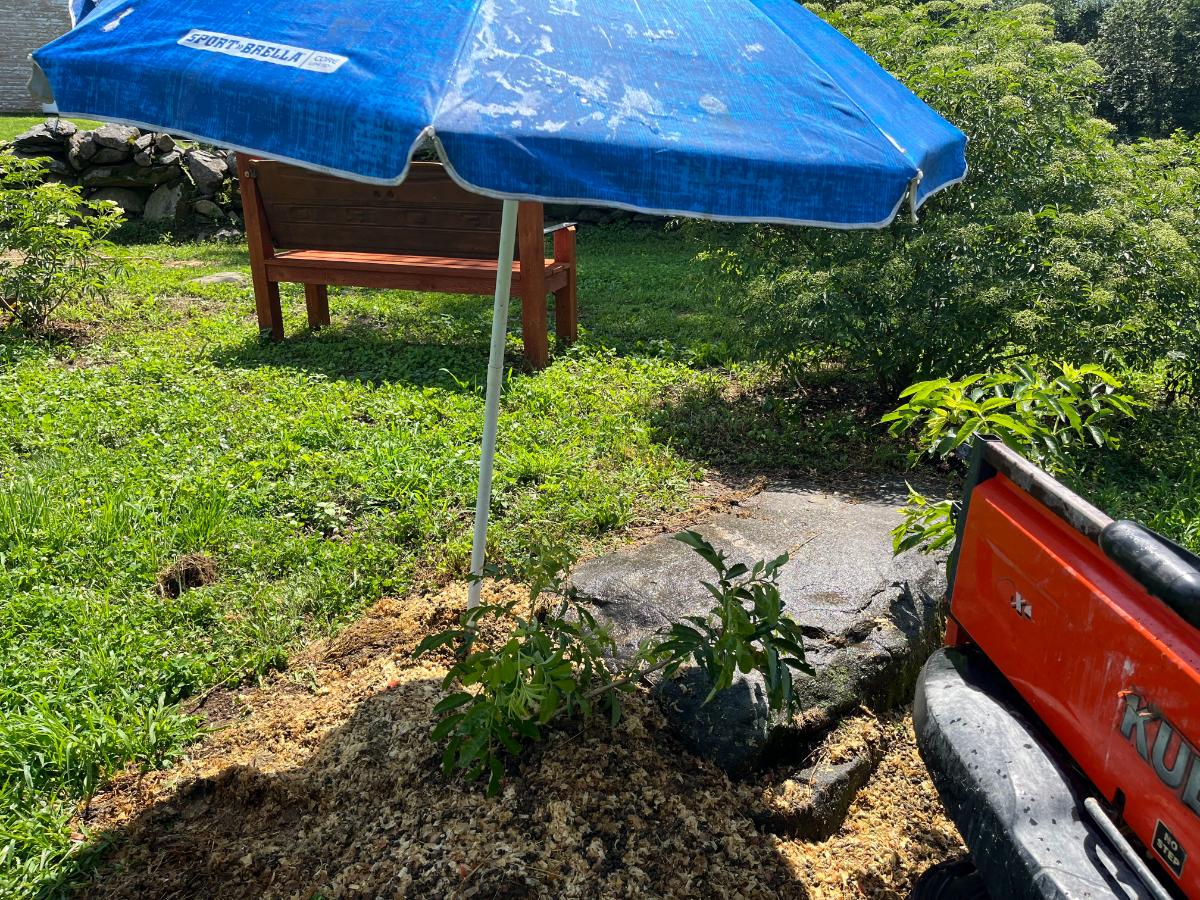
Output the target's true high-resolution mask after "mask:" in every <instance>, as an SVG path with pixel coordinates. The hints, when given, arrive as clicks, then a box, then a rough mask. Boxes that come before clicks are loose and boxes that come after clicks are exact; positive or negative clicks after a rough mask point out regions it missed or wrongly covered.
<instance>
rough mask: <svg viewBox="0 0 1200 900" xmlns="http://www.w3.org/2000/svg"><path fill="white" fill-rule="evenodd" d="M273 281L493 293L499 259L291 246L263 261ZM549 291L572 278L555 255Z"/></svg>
mask: <svg viewBox="0 0 1200 900" xmlns="http://www.w3.org/2000/svg"><path fill="white" fill-rule="evenodd" d="M265 270H266V275H267V277H268V278H269V279H270V280H271V281H272V282H279V281H296V282H303V283H306V284H337V285H345V286H357V287H367V288H390V289H396V290H410V291H437V292H441V293H450V294H453V293H460V294H491V293H492V292H493V290H494V289H495V287H496V262H495V260H492V261H490V262H489V261H487V260H478V259H453V258H445V257H428V256H407V255H399V254H383V253H335V252H333V251H327V250H291V251H285V252H283V253H280V254H278V255H276V256H275V258H274V259H270V260H267V261H266V263H265ZM543 272H544V278H545V284H546V290H547V291H554V290H560V289H562V288H563V287H565V286H566V285H567V283H568V278H569V276H570V272H569V270H568V269H567V268H566V267H565V266H564V265H563V264H562V263H560V262H556V261H555V260H553V259H547V260H545V263H544V267H543ZM521 285H522V279H521V270H520V266H519V264H517V263H514V264H513V293H514V294H517V295H520V288H521Z"/></svg>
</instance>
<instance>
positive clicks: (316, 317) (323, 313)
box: [304, 284, 329, 331]
mask: <svg viewBox="0 0 1200 900" xmlns="http://www.w3.org/2000/svg"><path fill="white" fill-rule="evenodd" d="M304 305H305V306H307V307H308V327H309V328H311V329H312V330H313V331H317V330H319V329H321V328H324V327H325V326H326V325H328V324H329V288H328V286H326V285H324V284H306V285H305V286H304Z"/></svg>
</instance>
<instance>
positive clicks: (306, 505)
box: [0, 227, 1200, 897]
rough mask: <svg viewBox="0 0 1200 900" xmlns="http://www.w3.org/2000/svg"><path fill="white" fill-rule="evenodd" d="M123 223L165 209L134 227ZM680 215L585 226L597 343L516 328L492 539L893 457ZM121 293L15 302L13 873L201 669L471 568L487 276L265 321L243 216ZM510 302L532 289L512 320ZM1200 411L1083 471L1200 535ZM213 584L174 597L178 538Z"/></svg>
mask: <svg viewBox="0 0 1200 900" xmlns="http://www.w3.org/2000/svg"><path fill="white" fill-rule="evenodd" d="M125 239H126V240H132V239H140V240H143V241H144V240H146V239H147V233H146V232H144V231H143V232H141V233H140V236H139V234H138V233H136V232H129V233H127V234H126V235H125ZM695 249H696V248H695V247H693V246H692V245H690V244H689V243H688V238H687V237H686V236H685V235H683V234H679V233H675V232H670V231H668V232H661V231H656V230H650V229H634V228H613V227H609V228H592V229H584V230H583V231H582V233H581V239H580V259H581V271H580V310H581V317H582V322H583V325H584V326H585V330H584V334H583V339H582V341H581V343H580V345H579V346H578V347H577V348H575V349H573V350H572V351H570V352H568V353H560V354H558V355H557V356H556V358H555V361H554V363H553V365H551V366H550V368H548V369H547V370H545V371H543V372H541V373H537V374H529V373H527V372H525V371H524V370H523V369H522V367H521V365H520V357H519V348H520V344H519V340H518V339H517V336H516V334H515V333H514V334H513V335H512V336H511V337H510V351H512V352H511V354H510V363H512V366H513V367H512V370H511V372H510V375H509V378H508V381H507V389H506V394H505V397H504V405H503V412H502V420H501V437H500V447H499V456H498V460H497V475H496V486H495V499H494V502H493V516H494V518H493V528H492V530H491V533H490V541H491V544H492V546H491V548H490V551H491V557H492V558H493V559H502V558H503V559H508V560H516V559H519V558H520V557H522V556H523V555H524V554H527V553H528V552H529V551H530V550H531V548H533V547H535V546H536V545H537V544H539V543H541V542H545V541H551V540H559V541H564V542H566V543H568V544H569V545H571V546H573V547H574V548H576V549H577V550H583V549H589V548H590V549H596V548H600V547H602V546H604V545H605V544H606V543H609V542H612V541H614V540H619V539H620V537H621V535H622V530H623V529H624V528H626V527H627V526H629V525H631V524H636V523H638V522H642V521H652V520H654V519H656V518H660V517H662V516H664V515H667V514H669V513H672V512H674V511H678V510H680V509H682V508H684V507H685V506H686V505H687V504H688V502H689V496H690V494H689V483H690V481H691V480H692V479H695V478H697V477H700V476H702V475H703V474H704V473H705V470H706V469H707V468H709V467H714V466H715V467H717V468H718V469H721V470H724V471H734V472H743V473H753V474H764V473H765V474H772V473H789V474H801V475H812V476H815V477H818V478H821V479H823V480H828V479H830V478H843V477H845V478H847V479H848V480H849V481H850V482H852V481H853V478H852V476H853V475H854V474H856V473H858V472H861V471H863V470H869V471H875V472H880V471H886V472H893V473H896V472H900V471H901V470H902V469H903V466H904V455H903V454H904V450H905V448H903V447H900V446H898V445H897V444H896V443H895V442H892V441H890V440H889V439H887V438H886V435H885V433H884V431H883V429H881V428H880V427H878V425H877V424H876V423H877V421H878V418H879V415H880V413H881V412H882V411H883V410H884V409H886V399H884V400H881V399H880V398H878V397H877V396H874V395H873V394H872V393H871V391H870V389H869V388H867V387H866V386H864V384H863V383H861V382H860V381H858V380H856V379H854V378H851V377H848V376H847V375H846V374H845V373H843V372H839V371H838V370H836V369H828V370H825V371H817V372H815V373H814V372H813V371H811V370H809V371H804V370H799V371H797V372H793V371H790V370H788V369H786V368H785V369H782V370H781V369H779V368H777V367H775V366H773V365H772V364H771V363H769V362H768V361H767V360H766V359H764V358H763V356H762V354H761V353H760V352H759V348H758V347H756V346H754V345H753V344H752V343H751V342H750V339H749V338H748V337H747V335H748V334H750V333H751V331H752V330H751V329H747V328H745V327H743V326H744V323H739V322H737V321H735V320H732V319H731V318H730V317H729V316H728V315H727V314H725V313H724V312H723V311H722V310H720V309H719V308H718V307H717V306H716V305H715V304H714V303H713V302H712V297H711V295H710V288H709V286H708V285H706V284H705V283H703V282H702V281H700V280H699V279H698V277H697V276H695V275H694V274H693V273H695V272H696V271H697V269H696V268H695V267H694V266H693V265H692V260H693V257H694V254H695ZM126 251H127V252H128V253H129V254H130V257H131V260H130V262H131V267H130V271H129V274H128V275H127V276H126V277H125V278H124V280H123V281H122V282H121V283H120V284H119V285H118V286H117V288H116V289H115V290H114V292H113V294H112V296H111V297H110V298H109V302H108V303H106V304H105V305H103V306H94V307H86V308H71V309H66V310H63V311H62V314H61V315H60V322H61V325H62V328H61V330H60V333H59V335H58V337H56V338H54V339H37V340H34V339H31V338H29V337H27V336H22V335H20V334H18V333H17V332H15V331H12V330H9V331H0V485H2V489H0V896H3V897H25V896H33V895H36V894H39V893H42V894H54V893H57V892H58V891H59V890H60V889H61V888H62V887H63V886H65V885H69V883H70V882H71V881H72V879H74V878H75V877H77V876H78V874H79V872H80V871H81V870H82V869H84V868H86V865H87V863H88V856H89V855H88V852H87V851H86V850H85V851H83V852H80V853H72V850H71V848H72V843H71V840H70V833H69V828H68V820H69V819H70V816H71V814H72V812H73V810H74V809H75V808H76V805H77V804H78V802H79V801H80V799H81V798H84V797H86V796H87V795H88V794H89V792H91V791H92V790H94V789H95V788H96V787H97V785H99V784H100V783H102V781H103V779H104V778H105V777H106V776H107V775H109V774H111V773H113V772H114V771H119V770H120V769H122V768H123V767H124V766H126V765H129V764H132V765H136V766H140V767H145V768H149V767H156V766H162V765H167V764H169V763H170V762H171V761H172V760H173V759H175V758H177V757H178V756H179V755H180V754H181V753H183V752H185V748H186V746H187V744H188V741H189V740H191V739H192V738H193V737H195V735H196V733H197V725H196V723H195V721H193V720H192V719H190V718H189V717H188V716H186V715H184V714H183V713H182V712H181V711H180V709H179V706H178V703H179V701H180V700H181V699H183V698H186V697H188V696H192V695H195V694H196V693H197V692H199V691H202V690H205V689H207V688H208V687H210V686H212V685H214V684H218V683H221V682H226V681H236V680H239V679H244V678H247V677H249V678H253V677H254V676H255V675H256V674H258V673H263V672H266V671H268V670H271V669H273V668H277V667H281V666H284V665H286V662H287V657H288V653H289V652H290V650H291V649H293V648H294V647H295V646H296V645H297V644H298V643H299V642H301V641H303V640H305V639H307V638H310V637H312V636H314V635H320V634H324V633H329V632H331V631H333V630H335V629H336V628H338V627H339V625H340V624H342V623H344V622H346V621H347V620H348V619H350V618H352V617H353V616H354V615H356V613H358V612H359V611H360V610H361V609H362V608H363V607H364V606H365V605H366V604H368V603H370V602H371V601H373V600H374V599H376V598H378V597H380V596H383V595H386V594H399V593H403V592H405V591H408V590H411V589H413V588H414V587H415V586H418V585H421V584H424V583H432V582H437V581H440V580H445V579H447V578H457V577H462V575H463V573H464V570H465V568H466V562H467V557H468V552H469V542H470V525H471V510H472V507H473V498H474V491H475V479H476V476H477V453H478V449H477V445H478V440H479V432H480V427H481V422H482V407H483V397H482V386H481V382H482V378H483V376H484V372H485V368H486V356H487V336H488V327H489V318H490V311H491V304H490V301H489V300H488V299H487V298H479V297H461V296H443V295H434V294H413V293H401V292H370V291H360V290H343V291H337V292H335V293H334V294H333V296H332V297H331V303H332V309H333V314H334V326H333V327H332V328H329V329H327V330H325V331H323V332H321V333H319V334H310V333H308V332H306V331H305V330H304V323H303V299H302V294H301V292H300V291H299V290H298V289H296V288H294V287H289V288H286V289H285V292H284V294H285V296H284V303H285V313H286V319H287V327H288V331H289V334H290V335H291V337H290V338H289V339H288V340H287V341H286V342H284V343H282V344H271V343H263V342H261V341H260V339H259V337H258V334H257V328H256V326H255V323H254V320H253V315H252V312H253V301H252V297H251V292H250V289H249V287H248V286H243V285H231V284H220V285H210V286H201V285H197V284H195V283H194V282H193V279H195V278H197V277H198V276H200V275H203V274H206V273H211V272H216V271H229V270H235V271H241V272H248V264H247V259H246V253H245V250H244V248H243V247H242V246H240V245H228V244H190V245H180V246H176V245H172V244H169V243H164V242H157V243H156V242H152V243H136V244H129V245H128V246H127V247H126ZM518 321H519V315H518V314H517V312H516V310H514V314H513V323H512V324H513V326H514V331H515V329H516V326H517V323H518ZM1195 421H1196V417H1195V416H1194V410H1189V409H1186V408H1180V409H1175V410H1171V409H1167V410H1158V409H1155V410H1152V411H1149V412H1147V413H1146V414H1145V415H1143V417H1142V418H1141V419H1140V420H1139V422H1138V423H1137V425H1136V426H1135V428H1134V429H1131V430H1129V432H1128V433H1127V434H1125V435H1124V440H1125V444H1124V448H1123V450H1122V451H1121V452H1120V453H1115V454H1107V455H1104V456H1103V457H1096V458H1095V460H1094V463H1093V464H1092V465H1091V466H1090V467H1089V468H1088V469H1087V470H1086V472H1085V475H1084V477H1083V479H1082V483H1083V484H1084V486H1085V488H1086V489H1087V490H1088V491H1089V493H1090V494H1091V495H1092V496H1093V499H1096V500H1097V502H1099V503H1100V504H1101V505H1103V506H1105V507H1106V508H1107V509H1109V510H1110V511H1111V512H1113V513H1115V514H1134V515H1137V516H1139V517H1141V518H1143V519H1144V520H1146V521H1147V522H1149V523H1150V524H1152V525H1155V526H1156V527H1160V528H1162V529H1164V530H1166V531H1167V532H1168V533H1169V534H1171V535H1173V536H1175V537H1178V538H1180V539H1183V540H1187V541H1190V542H1192V544H1193V545H1195V544H1197V543H1200V501H1198V500H1197V497H1198V496H1200V465H1198V464H1197V462H1196V458H1197V454H1196V453H1195V452H1194V448H1195V446H1196V439H1197V438H1200V433H1198V429H1197V426H1196V425H1195V424H1194V422H1195ZM200 553H202V554H206V555H208V556H209V557H211V558H212V559H213V560H214V561H215V562H216V565H217V573H218V577H217V579H216V581H215V583H213V584H211V585H208V586H206V587H201V588H196V589H193V590H188V591H186V592H184V593H182V594H181V595H180V596H178V597H174V598H172V597H169V596H163V595H162V594H161V593H160V592H159V590H158V587H157V584H158V580H159V576H160V573H162V572H163V571H164V570H165V569H167V568H168V567H170V566H171V565H172V564H174V563H175V562H176V561H177V560H179V559H180V558H181V557H185V556H187V555H188V554H200Z"/></svg>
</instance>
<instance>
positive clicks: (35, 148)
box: [0, 119, 240, 225]
mask: <svg viewBox="0 0 1200 900" xmlns="http://www.w3.org/2000/svg"><path fill="white" fill-rule="evenodd" d="M4 146H5V145H0V149H3V147H4ZM7 148H8V149H11V150H12V152H13V153H14V154H16V155H17V156H21V157H27V158H33V157H37V158H44V159H46V160H48V171H49V173H50V174H49V177H50V178H51V179H54V180H57V181H61V182H65V183H67V184H77V185H79V186H80V187H82V188H83V190H84V196H85V197H87V199H89V200H111V201H112V202H114V203H116V204H117V206H119V207H121V209H122V210H123V211H124V213H125V215H126V217H128V218H142V219H143V220H145V221H147V222H184V221H187V220H189V219H195V220H198V221H199V222H201V223H210V224H214V225H215V224H228V223H230V222H236V221H237V220H238V211H239V208H240V198H239V196H238V192H237V181H236V174H237V167H236V164H235V163H234V154H233V153H232V152H228V151H224V150H217V149H213V148H208V149H205V148H201V147H181V146H179V145H177V144H176V143H175V139H174V138H172V137H171V136H170V135H169V134H161V133H157V132H149V131H147V132H143V131H140V130H139V129H137V128H133V127H132V126H129V125H112V124H109V125H102V126H100V127H99V128H97V129H95V130H93V131H81V130H80V129H79V128H77V127H76V125H75V124H74V123H73V122H69V121H67V120H66V119H47V120H46V121H45V122H43V123H42V124H41V125H35V126H34V127H33V128H30V129H29V130H28V131H26V132H25V133H24V134H20V135H18V136H17V137H16V138H14V139H13V141H12V143H11V144H10V145H7Z"/></svg>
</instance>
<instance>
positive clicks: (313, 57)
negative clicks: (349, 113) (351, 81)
mask: <svg viewBox="0 0 1200 900" xmlns="http://www.w3.org/2000/svg"><path fill="white" fill-rule="evenodd" d="M178 43H179V45H180V46H181V47H187V48H189V49H191V50H207V51H209V52H210V53H223V54H225V55H226V56H236V57H238V58H239V59H251V60H254V61H256V62H269V63H275V65H278V66H291V67H292V68H296V69H304V70H305V71H308V72H320V73H322V74H329V73H330V72H336V71H337V70H338V69H339V68H341V66H342V63H344V62H346V57H344V56H338V55H337V54H336V53H323V52H321V51H319V50H309V49H307V48H305V47H293V46H292V45H291V44H276V43H274V42H272V41H259V40H255V39H254V38H248V37H239V36H238V35H234V34H222V33H220V32H219V31H201V30H200V29H196V28H193V29H192V30H191V31H189V32H188V33H187V34H185V35H184V36H183V37H181V38H180V39H179V41H178Z"/></svg>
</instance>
